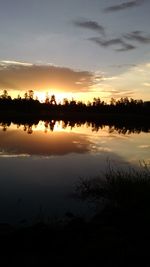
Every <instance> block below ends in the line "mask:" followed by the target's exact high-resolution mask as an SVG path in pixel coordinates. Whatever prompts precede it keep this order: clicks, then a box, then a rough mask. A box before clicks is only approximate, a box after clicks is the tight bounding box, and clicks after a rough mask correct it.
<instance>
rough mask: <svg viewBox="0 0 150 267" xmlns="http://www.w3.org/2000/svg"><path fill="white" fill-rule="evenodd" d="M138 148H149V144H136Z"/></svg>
mask: <svg viewBox="0 0 150 267" xmlns="http://www.w3.org/2000/svg"><path fill="white" fill-rule="evenodd" d="M138 147H139V148H143V149H145V148H150V145H140V146H138Z"/></svg>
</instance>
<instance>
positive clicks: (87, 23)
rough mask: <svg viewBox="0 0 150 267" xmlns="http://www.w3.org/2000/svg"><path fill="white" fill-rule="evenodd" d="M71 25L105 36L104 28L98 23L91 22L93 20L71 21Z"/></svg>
mask: <svg viewBox="0 0 150 267" xmlns="http://www.w3.org/2000/svg"><path fill="white" fill-rule="evenodd" d="M73 24H74V25H75V26H77V27H80V28H85V29H89V30H93V31H96V32H99V33H100V34H102V35H104V34H105V29H104V27H103V26H102V25H100V24H99V23H98V22H96V21H93V20H84V19H81V20H77V21H73Z"/></svg>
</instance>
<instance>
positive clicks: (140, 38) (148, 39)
mask: <svg viewBox="0 0 150 267" xmlns="http://www.w3.org/2000/svg"><path fill="white" fill-rule="evenodd" d="M123 37H124V38H125V39H127V40H130V41H136V42H139V43H142V44H149V43H150V35H146V34H145V33H143V32H141V31H133V32H131V33H127V34H124V35H123Z"/></svg>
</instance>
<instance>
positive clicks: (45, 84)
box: [0, 61, 96, 92]
mask: <svg viewBox="0 0 150 267" xmlns="http://www.w3.org/2000/svg"><path fill="white" fill-rule="evenodd" d="M95 83H96V79H95V76H94V74H93V73H92V72H89V71H80V70H73V69H71V68H66V67H60V66H54V65H33V64H29V63H22V62H20V63H19V62H17V63H16V62H14V61H13V62H11V61H9V62H8V61H1V62H0V89H13V90H31V89H32V90H48V89H53V90H57V91H65V92H84V91H88V90H90V86H92V85H94V84H95Z"/></svg>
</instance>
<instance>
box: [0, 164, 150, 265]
mask: <svg viewBox="0 0 150 267" xmlns="http://www.w3.org/2000/svg"><path fill="white" fill-rule="evenodd" d="M102 178H103V179H101V178H94V179H93V180H85V179H81V180H80V181H79V184H78V185H77V195H78V197H79V198H81V199H82V200H86V201H87V200H88V201H92V202H95V203H96V205H100V206H101V204H102V203H103V208H101V210H100V209H99V212H98V211H97V213H96V215H95V216H94V217H93V218H92V219H91V220H90V221H88V222H87V221H85V220H84V218H78V217H75V216H73V214H71V213H68V214H66V219H65V220H64V221H63V222H61V223H60V222H55V223H53V224H52V223H51V224H45V223H44V222H39V223H37V224H36V225H33V226H30V227H21V228H19V229H18V228H14V227H11V226H9V225H1V226H0V243H1V250H0V251H1V266H12V265H14V266H56V265H61V266H62V265H64V266H80V265H82V266H86V265H87V266H119V267H120V266H150V257H149V246H150V227H149V226H150V172H149V169H148V168H147V166H145V167H144V169H142V170H140V171H135V170H130V171H129V172H122V171H118V170H116V171H114V170H113V169H111V168H109V171H108V173H106V175H105V177H102ZM104 178H105V179H104Z"/></svg>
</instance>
